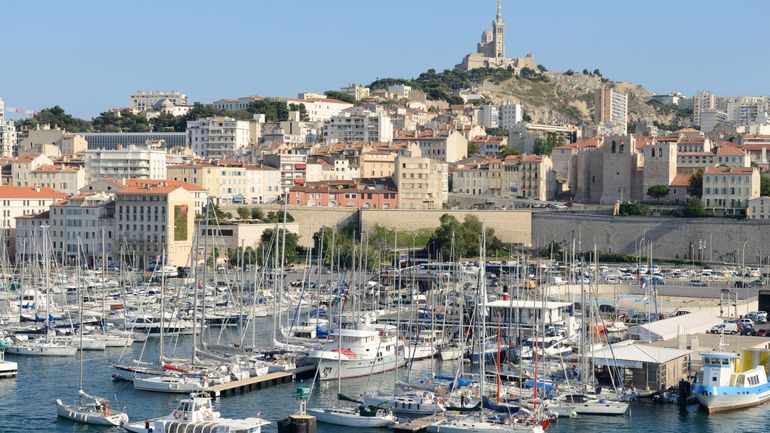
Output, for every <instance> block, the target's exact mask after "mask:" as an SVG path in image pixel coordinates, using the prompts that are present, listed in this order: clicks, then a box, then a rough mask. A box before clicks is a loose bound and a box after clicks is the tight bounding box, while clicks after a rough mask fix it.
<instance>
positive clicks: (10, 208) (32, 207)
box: [0, 186, 67, 254]
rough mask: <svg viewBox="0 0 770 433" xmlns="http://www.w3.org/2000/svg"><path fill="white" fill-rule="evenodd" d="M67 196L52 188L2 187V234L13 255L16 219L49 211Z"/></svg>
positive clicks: (0, 227)
mask: <svg viewBox="0 0 770 433" xmlns="http://www.w3.org/2000/svg"><path fill="white" fill-rule="evenodd" d="M65 198H67V194H64V193H63V192H59V191H55V190H53V189H51V188H40V187H28V186H0V233H2V235H1V237H2V239H3V240H4V242H5V246H6V248H7V249H8V250H7V251H10V254H13V249H14V248H15V246H16V245H15V239H14V237H15V229H16V219H17V218H18V217H21V216H32V215H37V214H40V213H42V212H46V211H48V208H49V207H50V206H51V205H52V204H54V203H56V202H57V201H60V200H63V199H65Z"/></svg>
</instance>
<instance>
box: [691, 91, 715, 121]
mask: <svg viewBox="0 0 770 433" xmlns="http://www.w3.org/2000/svg"><path fill="white" fill-rule="evenodd" d="M716 110H717V98H716V96H714V95H713V94H711V93H709V92H703V91H701V92H698V93H697V94H695V96H693V97H692V119H693V123H695V126H701V113H703V112H704V111H716Z"/></svg>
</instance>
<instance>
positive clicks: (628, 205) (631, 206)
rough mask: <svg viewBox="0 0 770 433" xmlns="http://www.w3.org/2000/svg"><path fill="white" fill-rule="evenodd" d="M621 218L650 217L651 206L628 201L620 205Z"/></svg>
mask: <svg viewBox="0 0 770 433" xmlns="http://www.w3.org/2000/svg"><path fill="white" fill-rule="evenodd" d="M619 213H620V216H648V215H650V213H651V212H650V206H649V205H647V204H644V203H639V202H638V201H628V202H625V203H621V204H620V212H619Z"/></svg>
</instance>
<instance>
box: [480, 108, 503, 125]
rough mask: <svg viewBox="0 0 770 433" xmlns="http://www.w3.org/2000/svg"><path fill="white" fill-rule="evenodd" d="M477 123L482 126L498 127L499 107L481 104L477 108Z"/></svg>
mask: <svg viewBox="0 0 770 433" xmlns="http://www.w3.org/2000/svg"><path fill="white" fill-rule="evenodd" d="M478 123H479V125H480V126H483V127H484V128H499V127H500V108H499V107H498V106H497V105H492V104H487V105H482V106H481V108H479V117H478Z"/></svg>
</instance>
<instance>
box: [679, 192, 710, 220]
mask: <svg viewBox="0 0 770 433" xmlns="http://www.w3.org/2000/svg"><path fill="white" fill-rule="evenodd" d="M682 215H683V216H685V217H687V218H700V217H704V216H706V209H704V208H703V203H701V201H700V199H699V198H695V197H691V198H689V199H687V203H685V205H684V208H683V209H682Z"/></svg>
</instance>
